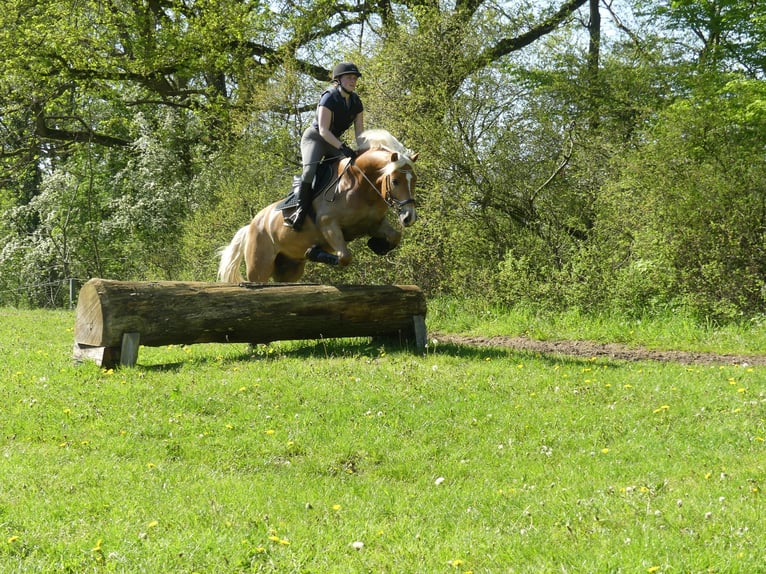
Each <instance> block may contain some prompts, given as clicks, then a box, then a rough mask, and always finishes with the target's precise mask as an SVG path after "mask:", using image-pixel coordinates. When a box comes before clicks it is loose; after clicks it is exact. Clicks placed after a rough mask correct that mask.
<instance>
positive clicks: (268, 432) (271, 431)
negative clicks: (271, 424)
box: [266, 429, 277, 435]
mask: <svg viewBox="0 0 766 574" xmlns="http://www.w3.org/2000/svg"><path fill="white" fill-rule="evenodd" d="M276 432H277V431H275V430H274V429H268V430H267V431H266V434H268V435H272V434H274V433H276Z"/></svg>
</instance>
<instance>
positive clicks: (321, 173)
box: [275, 158, 338, 211]
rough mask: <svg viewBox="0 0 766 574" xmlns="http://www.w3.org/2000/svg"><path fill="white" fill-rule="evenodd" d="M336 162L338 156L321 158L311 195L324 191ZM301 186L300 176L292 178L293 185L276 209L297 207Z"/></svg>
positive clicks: (330, 180)
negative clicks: (328, 158) (327, 158)
mask: <svg viewBox="0 0 766 574" xmlns="http://www.w3.org/2000/svg"><path fill="white" fill-rule="evenodd" d="M337 162H338V158H332V159H331V160H329V161H328V160H322V162H321V163H320V164H319V167H318V168H317V174H316V176H315V178H314V189H313V192H314V193H313V197H316V196H317V195H319V194H320V193H321V192H322V191H324V190H325V189H326V188H327V187H328V186H329V185H330V184H331V183H332V176H333V172H334V169H333V167H334V165H335V164H336V163H337ZM300 186H301V179H300V177H297V176H296V177H295V178H293V187H292V189H291V190H290V193H289V194H288V195H287V197H285V198H284V199H282V201H280V202H279V203H278V204H277V206H276V208H275V209H276V211H284V210H285V209H292V208H294V207H298V190H299V189H300Z"/></svg>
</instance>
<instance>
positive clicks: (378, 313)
mask: <svg viewBox="0 0 766 574" xmlns="http://www.w3.org/2000/svg"><path fill="white" fill-rule="evenodd" d="M425 315H426V300H425V295H424V294H423V292H422V291H421V290H420V288H418V287H417V286H415V285H371V286H368V285H310V284H275V283H240V284H231V283H205V282H181V281H156V282H131V281H111V280H106V279H91V280H90V281H88V282H87V283H86V284H85V285H83V286H82V288H81V289H80V294H79V298H78V302H77V311H76V319H75V328H74V338H75V341H74V351H73V354H74V359H75V361H76V362H81V361H83V360H92V361H95V362H96V363H97V364H99V365H101V366H103V367H105V368H111V367H114V366H116V365H118V364H121V365H125V366H133V365H135V363H136V360H137V358H138V348H139V345H144V346H148V347H159V346H164V345H185V344H194V343H251V344H258V343H271V342H273V341H289V340H298V339H328V338H344V337H395V338H398V339H399V340H408V341H411V342H412V343H413V344H414V346H415V347H416V348H417V349H422V348H424V347H425V345H426V327H425Z"/></svg>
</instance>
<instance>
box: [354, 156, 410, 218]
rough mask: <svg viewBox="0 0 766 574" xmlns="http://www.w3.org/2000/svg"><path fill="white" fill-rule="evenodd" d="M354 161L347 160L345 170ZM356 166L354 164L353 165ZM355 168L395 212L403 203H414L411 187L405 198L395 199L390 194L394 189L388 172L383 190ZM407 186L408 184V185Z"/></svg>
mask: <svg viewBox="0 0 766 574" xmlns="http://www.w3.org/2000/svg"><path fill="white" fill-rule="evenodd" d="M353 163H354V161H353V160H351V161H350V162H348V165H347V166H346V171H348V169H349V168H350V167H351V165H352V164H353ZM354 167H356V166H354ZM357 170H358V171H359V172H360V173H361V174H362V177H363V178H364V179H365V180H366V181H367V183H369V184H370V187H371V188H372V189H374V190H375V192H376V193H377V194H378V195H379V196H380V198H381V199H382V200H383V201H385V202H386V205H388V206H389V207H390V208H391V209H395V210H396V211H397V212H401V211H402V209H403V208H404V206H405V205H410V204H411V203H415V198H414V197H412V189H410V190H409V191H410V197H408V198H407V199H402V200H399V199H396V198H395V197H394V196H393V195H392V193H391V192H392V190H393V189H394V183H393V179H392V176H391V174H388V175H387V176H386V180H385V190H384V191H383V192H381V191H380V189H378V186H377V185H376V184H375V182H373V181H372V180H371V179H370V178H369V177H368V176H367V174H366V173H365V172H364V171H363V170H362V169H360V168H359V167H357ZM408 187H409V186H408Z"/></svg>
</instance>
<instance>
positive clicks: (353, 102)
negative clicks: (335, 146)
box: [313, 86, 364, 138]
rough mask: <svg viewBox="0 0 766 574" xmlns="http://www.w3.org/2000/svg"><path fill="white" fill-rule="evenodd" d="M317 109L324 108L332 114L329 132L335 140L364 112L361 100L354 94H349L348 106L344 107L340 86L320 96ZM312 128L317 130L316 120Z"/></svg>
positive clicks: (344, 101)
mask: <svg viewBox="0 0 766 574" xmlns="http://www.w3.org/2000/svg"><path fill="white" fill-rule="evenodd" d="M319 107H325V108H327V109H329V110H330V111H331V112H332V118H331V119H330V131H331V132H332V133H333V135H334V136H335V137H336V138H340V136H341V135H342V134H343V132H345V131H346V130H347V129H348V128H349V127H351V124H353V123H354V118H356V116H357V114H360V113H362V112H363V111H364V106H363V105H362V100H361V98H360V97H359V96H358V95H357V94H356V92H351V97H350V98H349V99H348V105H346V98H344V97H343V94H341V91H340V86H338V87H336V88H333V89H331V90H327V91H325V92H324V93H323V94H322V97H321V98H319V104H318V105H317V111H318V108H319ZM317 117H318V114H317ZM313 126H314V128H316V129H319V123H318V120H317V119H315V120H314V123H313Z"/></svg>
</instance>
